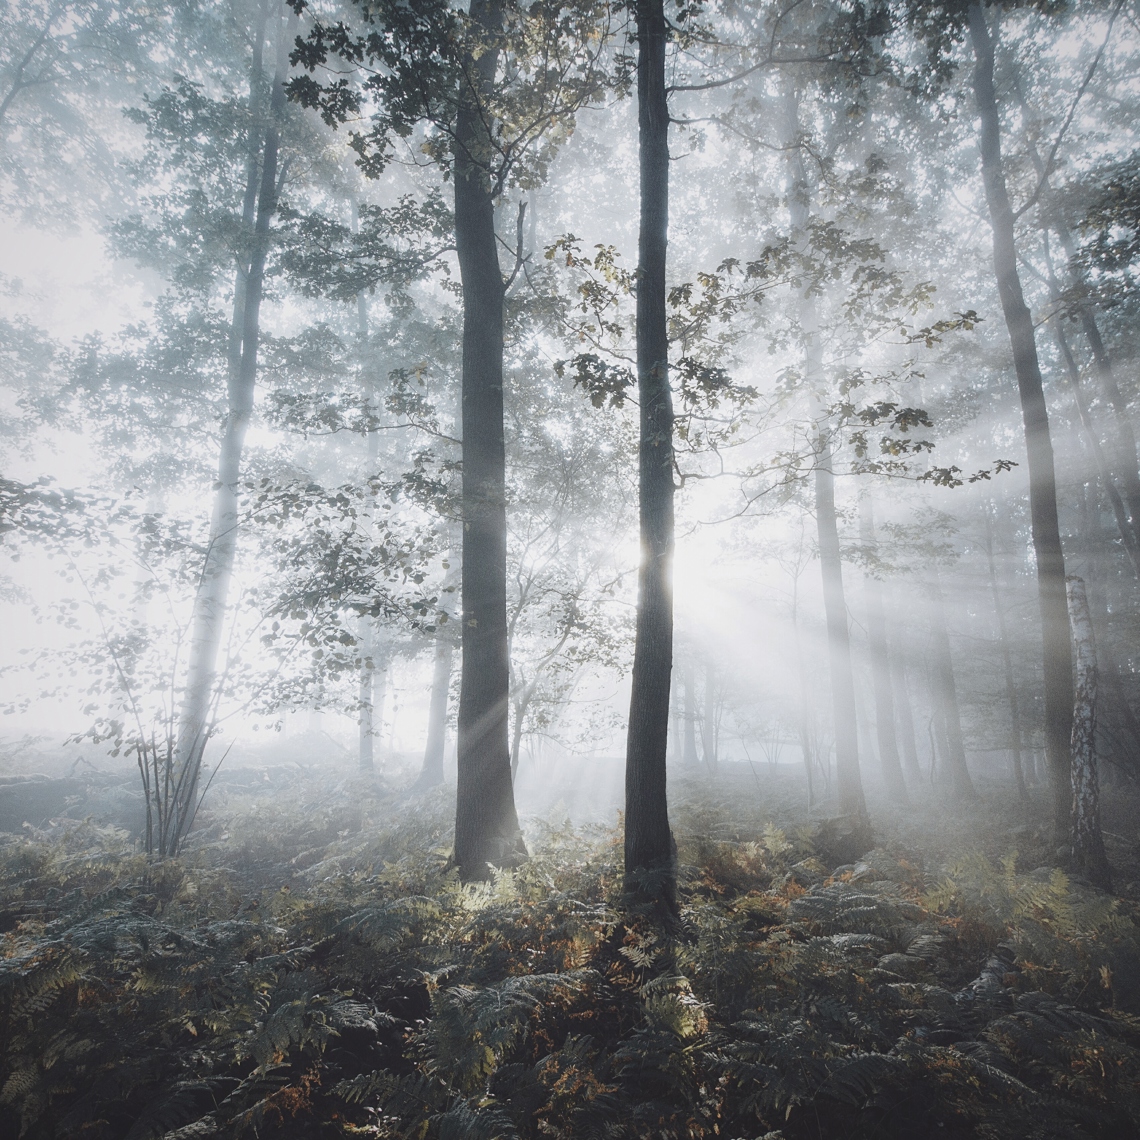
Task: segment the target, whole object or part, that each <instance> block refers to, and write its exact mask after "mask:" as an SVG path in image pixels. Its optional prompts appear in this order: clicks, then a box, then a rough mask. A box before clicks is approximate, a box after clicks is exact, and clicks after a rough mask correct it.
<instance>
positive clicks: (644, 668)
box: [625, 0, 676, 913]
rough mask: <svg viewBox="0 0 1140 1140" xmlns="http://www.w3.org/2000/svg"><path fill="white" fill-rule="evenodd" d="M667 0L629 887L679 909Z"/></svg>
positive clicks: (642, 28)
mask: <svg viewBox="0 0 1140 1140" xmlns="http://www.w3.org/2000/svg"><path fill="white" fill-rule="evenodd" d="M665 47H666V23H665V12H664V7H663V2H662V0H637V121H638V151H639V163H640V190H641V217H640V222H639V234H638V268H637V390H638V399H639V401H640V409H639V413H640V439H639V443H638V503H639V529H640V537H641V564H640V567H639V569H638V583H637V585H638V591H637V619H636V633H635V641H634V651H633V686H632V693H631V695H630V708H629V735H628V737H627V741H626V763H625V886H626V891H627V893H628V894H629V895H630V896H631V897H632V898H633V899H634V900H635V902H637V903H640V904H642V905H649V906H652V907H653V908H655V909H656V910H657V911H659V912H665V913H672V912H674V911H675V910H676V866H675V861H676V855H675V847H674V843H673V834H672V832H671V831H670V829H669V810H668V804H667V801H666V797H665V748H666V742H667V738H668V732H669V676H670V673H671V671H672V668H673V594H672V578H673V401H672V395H671V393H670V391H669V338H668V332H667V326H666V316H665V254H666V245H667V242H668V232H669V105H668V97H667V94H666V90H665Z"/></svg>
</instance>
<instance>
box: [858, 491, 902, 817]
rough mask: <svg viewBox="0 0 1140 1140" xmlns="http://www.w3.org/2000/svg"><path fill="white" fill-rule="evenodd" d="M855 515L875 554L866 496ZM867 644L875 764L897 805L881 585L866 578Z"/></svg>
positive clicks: (898, 770)
mask: <svg viewBox="0 0 1140 1140" xmlns="http://www.w3.org/2000/svg"><path fill="white" fill-rule="evenodd" d="M860 505H861V507H862V510H861V511H860V513H859V529H860V531H861V535H860V537H861V539H862V542H863V546H864V548H865V550H866V551H867V553H868V554H869V555H870V554H875V553H876V552H877V550H878V544H877V542H876V539H875V514H874V511H875V508H874V504H873V502H872V501H871V496H870V495H864V496H863V499H862V502H861V504H860ZM864 589H865V590H866V593H867V643H868V647H869V649H870V651H871V679H872V682H873V684H874V687H875V733H876V736H877V737H878V743H879V763H880V764H881V765H882V769H883V784H884V785H885V786H886V789H887V795H888V796H890V798H891V799H892V800H895V801H897V802H898V803H906V798H907V797H906V782H905V781H904V779H903V771H902V764H901V763H900V762H899V748H898V739H897V737H896V736H895V700H894V694H893V693H892V692H891V665H890V656H889V652H888V649H887V618H886V614H885V613H884V612H883V587H882V583H881V582H880V581H879V580H878V578H876V577H875V576H874V574H867V576H866V580H865V583H864Z"/></svg>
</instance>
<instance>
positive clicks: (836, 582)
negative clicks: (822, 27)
mask: <svg viewBox="0 0 1140 1140" xmlns="http://www.w3.org/2000/svg"><path fill="white" fill-rule="evenodd" d="M784 109H785V116H786V123H785V137H786V139H787V145H788V146H789V147H790V148H791V149H790V150H789V156H790V157H789V164H790V178H789V186H788V210H789V213H790V215H791V223H792V229H793V231H794V232H795V233H797V234H799V235H802V234H803V233H804V232H805V231H806V229H807V225H808V222H809V221H810V220H811V191H810V187H809V185H808V179H807V172H806V168H805V166H804V161H803V154H802V152H801V149H800V147H799V145H798V143H799V141H800V125H799V96H798V92H797V90H796V86H795V81H794V80H792V79H789V80H788V82H787V86H786V88H785V103H784ZM799 307H800V325H801V328H802V329H803V334H804V338H805V348H804V356H805V360H804V374H805V381H806V383H807V385H808V387H809V389H814V388H816V387H817V386H818V385H820V384H821V383H822V381H823V375H822V373H823V346H822V344H821V343H820V338H819V329H818V325H819V321H818V316H817V313H816V305H815V298H814V296H811V295H804V296H802V297H801V298H800V306H799ZM816 402H817V404H818V405H820V408H819V411H820V413H821V419H820V421H819V423H818V434H817V437H816V461H815V519H816V529H817V537H818V542H819V566H820V573H821V575H822V577H823V608H824V613H825V615H826V617H827V649H828V663H829V665H830V672H831V707H832V720H833V724H834V732H835V774H836V783H837V784H838V791H839V810H840V812H841V813H842V814H843V815H846V816H849V817H851V819H852V821H853V823H854V830H855V833H856V837H857V838H858V839H859V840H860V841H864V840H865V841H866V842H867V843H868V845H869V844H870V834H871V829H870V822H869V821H868V819H867V804H866V801H865V800H864V798H863V781H862V778H861V776H860V773H859V722H858V717H857V715H856V711H855V677H854V674H853V673H852V669H851V634H850V630H849V629H848V625H847V601H846V598H845V597H844V593H843V561H842V558H841V555H840V548H839V524H838V521H837V518H836V513H835V473H834V471H833V470H832V450H831V434H830V425H829V424H828V423H827V422H826V420H825V419H823V418H822V405H823V401H822V400H821V399H819V398H818V397H817V399H816Z"/></svg>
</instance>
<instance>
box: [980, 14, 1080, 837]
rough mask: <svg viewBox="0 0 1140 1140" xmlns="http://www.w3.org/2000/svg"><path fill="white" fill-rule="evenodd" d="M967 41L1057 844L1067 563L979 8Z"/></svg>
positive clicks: (1069, 709)
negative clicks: (1009, 352) (1032, 567)
mask: <svg viewBox="0 0 1140 1140" xmlns="http://www.w3.org/2000/svg"><path fill="white" fill-rule="evenodd" d="M969 21H970V40H971V43H972V44H973V49H974V57H975V60H976V67H975V69H974V95H975V98H976V100H977V106H978V114H979V116H980V118H981V141H980V146H981V158H982V177H983V181H984V183H985V191H986V202H987V204H988V206H989V212H990V224H991V226H992V229H993V237H994V273H995V275H996V277H997V286H998V294H999V295H1000V297H1001V306H1002V312H1003V313H1004V315H1005V323H1006V328H1007V329H1008V331H1009V339H1010V345H1011V347H1012V349H1013V362H1014V368H1015V370H1016V373H1017V387H1018V392H1019V394H1020V397H1021V413H1022V420H1023V422H1024V428H1025V448H1026V454H1027V459H1028V464H1029V509H1030V517H1031V521H1032V533H1033V549H1034V553H1035V555H1036V560H1037V587H1038V597H1039V603H1040V607H1041V635H1042V642H1043V646H1042V648H1043V655H1044V697H1045V754H1046V757H1047V759H1048V764H1049V772H1050V776H1051V781H1052V786H1053V820H1054V829H1055V832H1056V835H1057V837H1058V840H1060V838H1061V837H1062V836H1064V835H1067V834H1068V824H1069V808H1070V782H1071V777H1070V767H1071V765H1070V759H1069V746H1070V736H1071V733H1072V721H1073V675H1072V670H1073V658H1072V648H1071V646H1070V642H1069V628H1068V612H1067V608H1066V601H1065V559H1064V554H1063V552H1062V550H1061V531H1060V526H1059V523H1058V520H1057V484H1056V476H1055V473H1054V468H1053V444H1052V440H1051V438H1050V434H1049V413H1048V409H1047V408H1046V405H1045V394H1044V392H1043V390H1042V386H1041V368H1040V365H1039V364H1038V360H1037V344H1036V341H1035V339H1034V332H1033V319H1032V317H1031V316H1030V313H1029V309H1028V307H1027V306H1026V304H1025V299H1024V296H1023V294H1022V291H1021V280H1020V278H1019V277H1018V272H1017V246H1016V242H1015V237H1014V225H1015V221H1016V219H1015V217H1014V213H1013V209H1012V207H1011V206H1010V203H1009V194H1008V191H1007V189H1006V182H1005V174H1004V172H1003V171H1002V165H1001V120H1000V117H999V115H998V107H997V100H996V96H995V93H994V52H993V41H992V39H991V38H990V31H989V26H988V25H987V23H986V16H985V13H984V11H983V9H982V6H981V5H980V4H973V5H971V7H970V9H969Z"/></svg>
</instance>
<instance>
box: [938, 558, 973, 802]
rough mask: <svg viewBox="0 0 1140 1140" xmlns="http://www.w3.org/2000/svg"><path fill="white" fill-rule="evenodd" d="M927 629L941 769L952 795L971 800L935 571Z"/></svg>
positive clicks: (963, 743)
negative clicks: (929, 635) (932, 657)
mask: <svg viewBox="0 0 1140 1140" xmlns="http://www.w3.org/2000/svg"><path fill="white" fill-rule="evenodd" d="M930 630H931V634H932V639H931V640H932V648H933V650H934V662H933V664H934V677H933V689H934V698H935V701H936V708H937V710H938V720H939V724H940V732H939V745H940V748H939V750H940V751H941V752H942V760H943V766H944V772H945V774H946V775H948V776H949V777H950V785H951V788H952V789H953V792H954V796H955V797H956V798H957V799H959V800H967V801H970V800H974V799H976V798H977V792H976V791H975V790H974V783H973V781H972V780H971V779H970V770H969V768H968V767H967V766H966V746H965V742H964V740H963V737H962V714H961V711H960V709H959V706H958V685H957V681H956V680H955V677H954V658H953V656H952V655H951V652H950V634H949V631H948V630H947V628H946V608H945V604H944V602H943V599H942V583H941V582H940V581H939V578H938V571H937V570H935V571H934V574H933V576H932V578H931V583H930Z"/></svg>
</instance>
